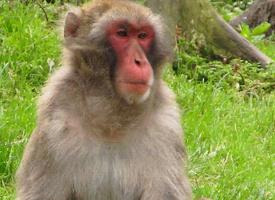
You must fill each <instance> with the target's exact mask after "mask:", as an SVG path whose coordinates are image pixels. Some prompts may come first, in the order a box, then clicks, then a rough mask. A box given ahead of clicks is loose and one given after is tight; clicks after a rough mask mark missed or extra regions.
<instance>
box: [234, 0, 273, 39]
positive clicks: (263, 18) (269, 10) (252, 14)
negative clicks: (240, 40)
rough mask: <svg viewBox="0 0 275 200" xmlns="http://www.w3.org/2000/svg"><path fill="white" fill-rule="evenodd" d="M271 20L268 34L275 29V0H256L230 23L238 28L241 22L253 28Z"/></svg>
mask: <svg viewBox="0 0 275 200" xmlns="http://www.w3.org/2000/svg"><path fill="white" fill-rule="evenodd" d="M263 22H269V23H270V24H271V28H270V29H269V31H268V32H267V35H271V34H272V32H274V31H275V0H256V1H255V2H254V3H253V4H252V5H251V6H250V7H249V8H248V9H247V10H246V11H245V12H244V13H243V14H242V15H240V16H238V17H236V18H234V19H233V20H232V21H231V22H230V24H231V25H232V26H233V27H234V28H237V27H238V26H239V25H240V24H241V23H246V24H248V25H249V26H250V27H251V28H254V27H256V26H258V25H260V24H261V23H263Z"/></svg>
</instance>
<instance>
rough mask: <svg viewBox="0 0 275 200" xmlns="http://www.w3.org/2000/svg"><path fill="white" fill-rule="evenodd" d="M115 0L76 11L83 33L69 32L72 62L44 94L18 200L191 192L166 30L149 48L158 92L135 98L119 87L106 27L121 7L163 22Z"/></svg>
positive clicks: (153, 199)
mask: <svg viewBox="0 0 275 200" xmlns="http://www.w3.org/2000/svg"><path fill="white" fill-rule="evenodd" d="M115 2H116V3H114V1H110V0H105V1H104V0H102V1H96V2H94V3H93V4H91V5H88V6H86V7H84V8H82V9H80V10H78V11H73V12H74V13H76V14H77V15H78V17H79V18H80V21H81V26H80V29H79V33H78V37H77V38H65V41H64V43H65V44H64V59H63V64H64V66H63V67H62V68H61V69H59V70H58V71H57V72H55V74H54V75H53V76H52V77H51V78H50V80H49V81H48V83H47V86H46V87H45V88H44V89H43V94H42V96H41V97H40V99H39V106H38V120H37V128H36V130H35V131H34V133H33V134H32V136H31V139H30V141H29V143H28V145H27V147H26V149H25V152H24V156H23V159H22V162H21V165H20V167H19V169H18V172H17V200H187V199H191V189H190V185H189V182H188V180H187V177H186V176H185V175H184V172H183V169H184V164H185V154H184V146H183V143H182V142H183V140H182V129H181V126H180V115H179V110H178V107H177V105H176V103H175V97H174V94H173V93H172V92H171V91H170V89H168V87H167V86H166V85H165V83H163V82H162V80H161V71H162V64H163V63H164V62H165V61H166V60H167V56H166V55H169V56H170V55H171V52H170V48H168V46H167V44H165V43H166V41H163V40H164V39H165V38H162V37H164V33H159V34H158V37H159V38H156V44H155V46H154V49H153V50H152V51H153V52H152V54H151V55H149V56H151V62H152V65H153V66H154V71H155V82H154V86H153V89H152V93H151V94H150V96H149V98H148V99H147V100H146V101H145V102H144V103H141V104H137V105H129V104H127V102H125V101H124V100H123V99H122V98H120V97H119V95H118V94H117V93H116V92H115V90H114V88H113V85H112V70H113V69H112V67H113V62H115V58H113V56H112V55H113V54H112V52H111V51H110V49H109V47H108V44H105V41H104V34H103V33H104V32H102V31H104V30H102V29H104V23H107V21H108V19H109V21H111V20H113V18H115V17H117V16H116V15H117V13H119V14H121V15H122V14H123V15H122V17H126V18H131V17H133V18H136V17H139V18H140V19H143V20H148V21H149V22H152V23H153V24H152V26H154V27H156V29H158V28H157V27H161V22H160V21H158V22H156V19H157V18H158V17H157V16H155V15H153V14H152V13H151V11H150V10H149V9H147V8H143V7H142V6H139V5H136V4H133V3H129V2H126V1H115ZM119 7H120V8H119ZM110 15H112V17H111V16H110ZM106 16H108V17H106ZM104 20H105V22H104V23H103V22H102V21H104ZM150 20H151V21H150ZM100 21H101V24H100V23H99V22H100ZM153 21H154V22H153ZM156 23H158V24H156ZM100 28H101V31H99V30H98V29H100ZM161 31H162V30H161ZM160 40H161V41H160ZM166 40H167V39H166ZM85 41H86V42H85ZM161 45H162V46H161ZM159 48H161V49H159ZM163 54H165V56H164V55H163Z"/></svg>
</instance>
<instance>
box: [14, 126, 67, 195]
mask: <svg viewBox="0 0 275 200" xmlns="http://www.w3.org/2000/svg"><path fill="white" fill-rule="evenodd" d="M49 148H50V146H49V145H48V141H47V137H46V134H44V133H42V132H40V131H39V130H38V129H37V130H36V131H35V132H34V133H33V134H32V136H31V139H30V141H29V143H28V145H27V147H26V149H25V152H24V156H23V159H22V162H21V165H20V167H19V169H18V171H17V177H16V178H17V198H16V200H65V199H66V197H68V196H69V194H70V192H69V188H66V187H65V186H66V185H68V183H67V184H64V183H65V181H66V180H65V178H66V177H63V176H62V173H59V171H58V166H57V165H56V163H55V160H54V158H53V155H51V152H50V149H49Z"/></svg>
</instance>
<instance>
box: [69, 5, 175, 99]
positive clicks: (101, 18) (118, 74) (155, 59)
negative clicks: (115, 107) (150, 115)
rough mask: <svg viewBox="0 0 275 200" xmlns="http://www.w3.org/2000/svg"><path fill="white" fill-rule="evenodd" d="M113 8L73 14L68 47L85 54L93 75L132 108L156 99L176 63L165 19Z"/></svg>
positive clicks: (147, 11) (122, 7)
mask: <svg viewBox="0 0 275 200" xmlns="http://www.w3.org/2000/svg"><path fill="white" fill-rule="evenodd" d="M110 2H111V1H110ZM110 2H109V1H106V2H105V3H106V5H105V4H104V6H103V5H102V8H101V7H97V6H95V7H92V8H91V9H80V10H76V11H74V12H69V13H68V14H67V16H66V20H65V27H64V36H65V46H66V47H67V48H68V49H70V50H71V51H73V53H74V52H79V51H80V52H82V55H85V59H84V60H85V61H86V64H87V66H88V67H90V68H91V69H92V72H91V73H92V74H93V75H95V76H99V75H100V78H101V77H102V79H104V80H106V79H107V80H108V81H105V82H104V81H103V82H104V83H107V84H108V89H110V87H109V85H112V86H113V87H112V88H114V92H115V93H116V94H118V95H119V96H120V97H121V98H122V99H124V100H125V101H126V102H127V103H128V104H141V103H143V102H145V101H146V100H147V99H148V98H149V97H150V95H151V94H152V93H153V91H154V89H153V88H154V86H155V85H156V84H155V83H156V82H157V81H158V79H160V78H161V72H162V66H163V63H165V62H166V61H167V60H168V59H169V58H171V54H172V51H171V46H170V43H169V41H170V39H169V37H167V36H168V34H166V31H164V28H163V23H162V20H161V18H160V17H159V16H158V15H154V14H153V13H152V12H151V11H150V9H148V8H144V7H142V6H140V5H136V4H133V3H131V2H128V3H125V1H118V2H117V3H115V4H111V3H110ZM109 4H110V5H109ZM108 73H109V74H108ZM107 74H108V75H107ZM109 83H111V84H109Z"/></svg>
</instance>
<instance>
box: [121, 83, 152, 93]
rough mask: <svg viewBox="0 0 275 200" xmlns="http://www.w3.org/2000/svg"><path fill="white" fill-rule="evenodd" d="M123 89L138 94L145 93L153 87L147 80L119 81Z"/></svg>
mask: <svg viewBox="0 0 275 200" xmlns="http://www.w3.org/2000/svg"><path fill="white" fill-rule="evenodd" d="M119 85H120V87H121V89H122V90H124V91H127V92H130V93H135V94H138V95H143V94H145V93H146V92H147V91H148V89H149V88H150V87H151V86H150V85H149V84H148V83H147V82H146V81H119Z"/></svg>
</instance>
